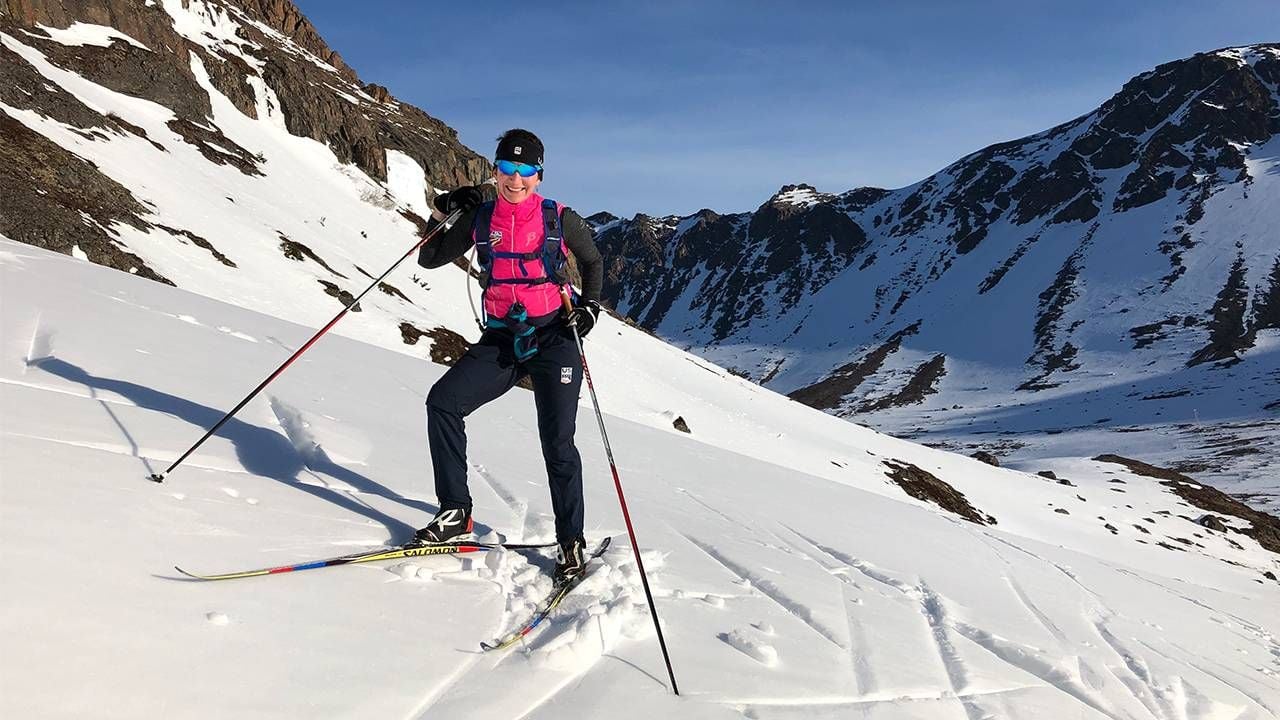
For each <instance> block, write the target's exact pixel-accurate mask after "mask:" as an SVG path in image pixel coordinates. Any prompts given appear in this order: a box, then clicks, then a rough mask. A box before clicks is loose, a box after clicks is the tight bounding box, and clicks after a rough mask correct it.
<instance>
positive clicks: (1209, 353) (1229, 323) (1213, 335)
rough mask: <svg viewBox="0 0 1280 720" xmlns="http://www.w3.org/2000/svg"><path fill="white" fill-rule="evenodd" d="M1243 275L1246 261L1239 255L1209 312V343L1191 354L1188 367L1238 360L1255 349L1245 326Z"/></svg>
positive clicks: (1245, 290) (1245, 295) (1246, 300)
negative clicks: (1244, 351)
mask: <svg viewBox="0 0 1280 720" xmlns="http://www.w3.org/2000/svg"><path fill="white" fill-rule="evenodd" d="M1244 273H1245V265H1244V258H1243V257H1242V256H1239V255H1237V256H1236V260H1235V262H1234V263H1233V264H1232V265H1231V272H1230V273H1228V275H1227V282H1226V284H1225V285H1223V286H1222V290H1221V292H1219V293H1218V299H1217V300H1216V301H1215V302H1214V303H1213V308H1212V309H1211V310H1210V313H1209V344H1208V345H1206V346H1204V347H1203V348H1201V349H1200V350H1199V351H1198V352H1196V354H1195V355H1192V356H1191V359H1190V360H1188V361H1187V365H1199V364H1200V363H1205V362H1214V361H1218V360H1235V359H1236V358H1237V353H1238V352H1240V351H1241V350H1245V349H1247V348H1249V347H1252V346H1253V338H1252V337H1250V334H1249V333H1248V331H1247V328H1246V325H1245V315H1244V312H1245V304H1246V303H1247V302H1248V299H1249V291H1248V288H1246V287H1245V284H1244Z"/></svg>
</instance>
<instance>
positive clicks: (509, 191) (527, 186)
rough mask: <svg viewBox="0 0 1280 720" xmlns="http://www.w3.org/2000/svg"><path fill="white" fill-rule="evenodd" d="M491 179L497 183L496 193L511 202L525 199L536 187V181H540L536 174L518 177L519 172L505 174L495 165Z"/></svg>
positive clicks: (519, 201)
mask: <svg viewBox="0 0 1280 720" xmlns="http://www.w3.org/2000/svg"><path fill="white" fill-rule="evenodd" d="M493 180H494V182H495V183H497V185H498V194H499V195H501V196H502V199H503V200H506V201H507V202H509V203H513V204H514V203H521V202H524V201H525V200H527V199H528V198H529V196H530V195H532V194H533V191H534V189H535V188H537V187H538V183H540V182H542V180H541V179H539V178H538V176H537V175H534V176H532V177H520V175H519V173H516V174H512V175H505V174H503V173H502V172H500V171H499V170H498V168H496V167H495V168H494V169H493Z"/></svg>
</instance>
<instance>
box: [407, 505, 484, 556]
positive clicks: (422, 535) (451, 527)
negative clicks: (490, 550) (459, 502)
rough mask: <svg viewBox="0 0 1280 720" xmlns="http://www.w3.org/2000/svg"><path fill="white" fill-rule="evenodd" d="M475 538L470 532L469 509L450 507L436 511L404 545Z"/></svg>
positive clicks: (439, 543) (453, 541)
mask: <svg viewBox="0 0 1280 720" xmlns="http://www.w3.org/2000/svg"><path fill="white" fill-rule="evenodd" d="M475 539H476V536H475V533H474V532H472V522H471V510H469V509H463V508H450V509H448V510H443V509H442V510H441V511H440V512H438V513H436V516H435V517H434V518H432V519H431V522H429V523H427V526H426V527H424V528H422V529H421V530H419V531H418V532H416V533H414V536H413V539H412V540H410V541H409V542H407V543H405V546H407V547H418V546H422V545H441V544H444V543H456V542H465V541H468V540H475Z"/></svg>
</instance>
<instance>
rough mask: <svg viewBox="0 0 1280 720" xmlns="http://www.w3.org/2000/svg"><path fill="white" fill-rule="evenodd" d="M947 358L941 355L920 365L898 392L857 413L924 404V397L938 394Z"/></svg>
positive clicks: (945, 372)
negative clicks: (939, 381) (939, 382)
mask: <svg viewBox="0 0 1280 720" xmlns="http://www.w3.org/2000/svg"><path fill="white" fill-rule="evenodd" d="M946 362H947V356H946V355H943V354H941V353H939V354H937V355H934V356H933V357H932V358H930V359H929V360H927V361H925V362H923V363H921V364H920V366H919V367H917V368H916V370H915V372H914V373H912V374H911V379H910V380H908V381H907V384H906V385H905V386H904V387H903V388H902V389H901V390H899V391H898V392H896V393H893V394H892V395H888V396H886V397H882V398H880V399H879V400H876V401H875V402H872V403H868V404H866V405H863V406H862V407H860V408H858V412H864V413H866V412H875V411H877V410H885V409H887V408H891V407H899V406H902V405H914V404H916V403H921V402H924V398H925V396H926V395H933V394H934V393H936V392H938V387H937V385H938V380H940V379H941V378H942V376H943V375H946V374H947V366H946Z"/></svg>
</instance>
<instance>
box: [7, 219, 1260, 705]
mask: <svg viewBox="0 0 1280 720" xmlns="http://www.w3.org/2000/svg"><path fill="white" fill-rule="evenodd" d="M0 273H3V275H2V276H0V292H2V293H3V295H2V296H0V312H2V313H3V315H2V316H0V323H2V325H0V327H3V328H4V332H3V344H2V345H0V405H2V406H3V407H4V414H3V426H2V428H0V449H2V451H0V475H2V476H3V488H2V490H3V494H2V499H3V502H2V503H0V513H2V516H0V573H2V574H3V575H2V576H0V582H2V583H3V586H4V587H5V588H6V592H5V593H4V594H3V600H0V604H2V607H3V612H0V643H3V646H4V647H5V648H6V649H7V650H8V652H5V653H4V654H3V656H2V658H0V678H3V680H0V682H2V683H3V692H0V714H3V715H4V716H6V717H9V716H12V717H37V716H38V717H59V718H60V717H84V716H86V715H92V716H94V717H157V716H182V717H226V716H230V715H234V716H236V717H297V716H300V715H311V716H318V717H385V716H389V715H394V716H402V717H440V716H446V715H447V716H450V717H462V718H493V717H529V718H539V717H548V718H549V717H564V716H566V715H568V716H587V715H599V714H607V715H608V716H610V717H636V718H640V717H654V716H666V717H690V718H701V717H707V718H720V717H742V716H744V715H745V716H747V717H757V718H787V717H847V716H849V715H850V714H858V715H860V716H864V717H873V718H947V717H956V718H967V717H982V716H994V717H1014V718H1023V717H1025V718H1043V717H1100V718H1103V717H1107V718H1170V717H1185V718H1219V717H1223V718H1225V717H1230V718H1237V717H1241V718H1266V717H1275V716H1276V713H1277V711H1280V641H1278V640H1277V635H1278V634H1280V624H1278V623H1277V620H1276V617H1277V614H1276V613H1275V612H1274V608H1275V607H1276V606H1277V604H1278V603H1280V584H1277V583H1275V582H1273V581H1271V580H1270V579H1267V578H1265V577H1264V576H1263V573H1272V574H1273V576H1274V572H1275V570H1276V569H1277V563H1276V562H1275V559H1274V558H1275V556H1274V555H1273V554H1271V553H1268V552H1266V551H1264V550H1262V549H1261V548H1260V547H1259V546H1258V544H1257V543H1256V542H1255V541H1254V540H1253V539H1252V538H1251V537H1249V536H1246V535H1244V534H1241V533H1240V532H1236V531H1234V530H1229V529H1225V527H1224V529H1223V531H1217V530H1211V529H1209V528H1207V527H1204V526H1202V525H1199V524H1196V523H1194V522H1193V520H1194V519H1196V518H1198V517H1199V516H1200V515H1201V514H1202V513H1201V512H1200V511H1198V510H1196V509H1195V508H1192V507H1190V506H1189V505H1187V504H1186V503H1184V502H1182V501H1181V500H1180V499H1179V498H1178V497H1177V496H1176V495H1174V494H1173V492H1171V488H1170V487H1168V486H1165V485H1162V484H1159V483H1157V482H1155V481H1153V480H1151V479H1149V478H1145V477H1143V476H1141V475H1134V474H1131V473H1129V472H1128V471H1127V470H1125V469H1124V467H1123V466H1121V465H1116V464H1103V463H1095V464H1093V465H1088V464H1081V465H1079V466H1076V467H1070V468H1066V467H1059V468H1057V470H1058V472H1059V473H1060V474H1062V475H1063V477H1066V478H1070V481H1071V482H1072V483H1073V485H1074V486H1068V485H1064V484H1060V483H1059V482H1054V481H1051V480H1047V479H1045V478H1040V477H1036V476H1031V475H1025V474H1022V473H1017V472H1013V471H1009V470H1003V469H996V468H991V467H989V466H987V465H984V464H981V463H978V462H976V461H973V460H969V459H967V458H962V457H959V456H955V455H949V454H947V453H943V452H939V451H936V450H930V449H928V448H923V447H919V446H915V445H912V444H911V443H908V442H905V441H901V440H895V439H893V438H889V437H885V436H881V435H878V434H876V433H874V432H872V431H870V430H867V429H865V428H861V427H858V426H856V425H852V424H849V423H847V422H845V421H842V420H839V419H837V418H833V417H831V416H828V415H824V414H822V413H819V412H817V411H815V410H812V409H810V408H807V407H804V406H802V405H800V404H798V403H795V402H792V401H789V400H787V399H785V398H783V397H781V396H779V395H776V394H774V393H772V392H770V391H767V390H764V389H761V388H759V387H756V386H754V385H751V384H750V383H747V382H745V381H742V380H740V379H738V378H735V377H732V376H729V375H728V374H727V373H725V372H723V371H721V370H719V369H718V368H715V367H714V366H709V365H706V364H705V363H704V362H702V361H700V360H698V359H696V358H694V357H692V356H689V355H687V354H685V353H683V352H681V351H678V350H676V349H674V348H671V347H670V346H667V345H664V344H663V343H661V342H659V341H657V340H655V339H653V338H651V337H649V336H647V335H645V334H644V333H642V332H639V331H637V330H634V329H631V328H629V327H626V326H625V325H623V324H621V323H618V322H616V321H613V320H611V319H606V320H604V321H603V325H602V327H601V328H599V329H598V330H597V332H596V333H595V334H593V335H592V338H591V339H590V340H589V341H588V346H589V350H588V352H589V359H590V361H591V364H592V370H593V374H594V376H595V378H596V382H597V384H598V389H599V391H600V396H601V402H602V403H603V405H604V409H605V411H606V413H607V414H608V419H607V422H608V423H609V429H610V432H611V438H612V440H613V443H614V447H615V452H616V455H617V459H618V461H619V464H620V470H621V473H622V477H623V480H624V483H625V485H626V488H627V491H628V500H629V504H630V506H631V510H632V513H633V515H634V516H635V518H636V519H637V524H638V527H637V531H638V533H639V537H640V540H641V543H642V546H643V548H644V549H645V552H646V558H645V559H646V567H647V568H648V569H649V570H650V573H651V576H652V582H653V585H654V588H655V591H656V593H657V595H658V607H659V613H660V615H661V616H662V618H663V621H664V623H665V632H666V635H667V638H668V643H669V644H670V647H671V653H672V658H673V662H674V663H675V668H676V671H677V673H678V675H679V678H680V681H681V688H682V690H683V692H684V695H683V697H681V698H673V697H671V696H669V694H668V693H667V691H666V689H665V687H664V683H663V678H664V677H665V672H664V670H663V668H662V666H661V661H660V657H659V655H658V652H657V649H656V643H655V638H654V636H653V631H652V627H651V625H650V624H649V618H648V616H647V612H646V608H645V603H644V600H643V595H642V594H641V592H640V588H639V580H638V578H637V577H636V574H635V569H634V564H633V562H632V561H630V560H629V550H628V548H627V547H626V536H625V533H624V532H623V531H622V523H621V519H620V516H619V513H618V510H617V504H616V499H615V498H614V497H613V488H612V483H611V482H610V481H609V473H608V468H607V465H606V463H605V459H604V457H603V452H602V450H601V446H600V440H599V436H598V433H597V431H596V429H595V427H594V425H593V424H591V423H589V422H582V423H580V425H581V429H580V431H579V444H580V447H581V448H582V449H583V454H584V458H585V461H586V463H587V477H588V482H587V502H588V535H589V537H597V538H598V537H601V536H603V535H606V534H607V535H612V536H614V538H615V540H614V546H615V548H614V549H613V550H612V551H611V552H610V553H609V554H608V555H607V556H606V559H605V562H606V565H607V571H605V572H599V573H597V574H595V575H593V576H592V578H591V579H590V580H589V581H588V582H587V583H586V584H584V586H583V587H582V588H581V590H580V591H578V592H576V593H575V596H573V597H572V598H571V600H570V601H569V602H566V604H565V605H564V606H563V607H562V609H561V610H560V611H559V612H558V614H557V616H556V618H555V620H554V622H552V623H551V624H550V625H549V626H546V627H544V628H542V629H540V630H539V631H538V634H536V635H534V636H532V637H531V638H530V640H529V641H528V642H527V645H526V646H524V647H522V648H519V649H517V650H515V651H513V652H511V653H508V654H504V655H482V654H480V653H478V652H477V648H478V645H477V643H478V642H479V641H480V640H484V639H488V638H490V637H491V636H493V635H495V634H496V633H497V632H499V631H500V630H501V629H503V628H504V627H505V626H507V625H508V624H509V623H511V622H514V621H515V620H516V619H517V618H518V617H519V616H520V615H521V614H522V613H523V612H526V611H527V609H528V605H529V603H531V602H532V601H533V600H534V599H535V598H536V597H537V596H538V595H539V592H540V591H542V590H544V589H545V588H546V586H547V579H546V574H547V570H548V568H549V566H550V563H551V560H550V559H549V558H546V557H542V556H538V555H522V554H518V553H513V552H508V553H493V554H489V555H487V556H483V557H480V558H477V559H473V558H469V557H468V558H465V559H459V558H432V559H421V560H415V561H412V562H401V563H384V564H383V566H355V567H347V568H334V569H329V570H318V571H313V572H309V573H303V574H299V575H291V576H281V577H273V578H259V579H254V580H244V581H232V582H226V583H220V584H203V583H193V582H187V581H183V580H182V579H180V578H179V577H178V576H177V574H176V573H175V572H174V571H172V570H171V569H170V568H171V566H172V565H174V564H175V563H181V564H182V565H184V566H186V567H190V568H194V569H197V570H211V571H218V570H223V569H235V568H239V567H252V566H263V565H272V564H277V563H283V562H289V561H293V560H298V559H307V558H311V557H322V556H326V555H332V554H338V553H345V552H349V551H351V550H354V549H359V548H364V547H370V546H377V545H380V544H382V543H386V542H388V541H393V540H395V539H398V538H402V537H404V536H405V534H406V533H407V532H408V531H409V530H410V529H411V528H413V527H415V526H417V525H419V524H421V523H422V522H424V521H425V519H426V518H427V517H429V515H430V513H431V512H432V510H433V509H434V506H433V505H432V497H431V492H430V489H429V487H428V484H429V470H428V468H429V458H428V457H427V452H426V448H425V442H424V440H423V437H422V427H421V426H422V417H423V412H422V407H421V405H422V402H423V397H424V395H425V392H426V390H427V388H428V387H429V386H430V384H431V382H432V381H433V380H434V379H435V378H436V377H438V376H439V374H440V373H441V372H442V371H443V368H441V367H440V366H438V365H435V364H431V363H428V362H425V361H422V360H418V359H415V358H412V357H410V356H407V355H405V354H402V353H397V352H388V351H387V350H384V349H380V348H377V347H375V346H372V345H367V344H362V343H359V342H355V341H352V340H348V339H346V338H343V337H338V336H331V337H326V338H325V339H324V340H323V341H322V342H321V343H320V344H318V345H317V346H316V347H315V348H313V349H312V350H311V351H310V352H309V353H308V354H307V355H305V356H304V359H303V360H302V361H301V362H299V363H297V364H296V366H295V367H293V368H291V369H290V370H289V372H288V373H286V374H285V375H284V376H282V377H281V378H280V379H279V380H278V381H277V383H276V384H275V385H273V386H271V387H270V388H269V390H268V391H267V392H266V393H265V394H264V395H263V396H262V397H260V398H258V399H257V400H255V401H254V402H253V403H251V404H250V405H249V406H248V407H246V408H245V409H244V410H243V411H242V412H241V414H240V416H239V417H238V418H237V419H236V420H234V421H233V422H231V423H229V424H228V425H227V426H226V427H225V429H224V431H223V432H221V433H220V434H219V436H217V437H215V438H214V439H213V440H211V441H210V442H209V443H208V444H207V445H206V446H204V447H203V448H202V449H201V450H200V451H199V452H197V453H196V454H195V455H193V456H192V457H191V458H190V459H189V460H188V461H187V463H186V465H184V466H183V467H182V468H180V469H179V470H178V471H177V472H175V473H174V474H173V475H172V476H170V478H169V480H168V481H167V482H166V483H165V484H163V485H159V484H155V483H151V482H149V481H147V480H146V475H147V473H149V472H151V471H154V470H157V469H160V468H161V467H162V466H163V465H164V464H165V463H166V462H168V461H171V460H172V459H173V458H175V457H176V456H177V454H178V453H179V452H181V451H182V450H183V449H185V447H186V446H187V445H188V444H190V442H192V441H193V440H194V439H195V438H196V437H198V435H199V434H200V432H201V431H202V429H203V428H205V427H207V426H209V425H210V424H211V423H212V422H213V421H214V420H216V419H217V417H218V416H220V414H221V408H225V407H227V406H229V405H230V404H231V403H233V402H234V401H235V399H236V398H238V397H239V396H240V395H241V394H242V393H243V392H244V391H245V390H246V388H248V387H250V386H252V384H253V383H255V382H256V381H257V380H258V378H260V377H261V376H262V375H264V374H265V373H266V372H267V371H269V370H270V369H271V368H273V367H274V366H275V365H276V364H278V362H279V361H280V360H281V359H282V358H284V357H286V356H287V355H288V353H289V351H290V350H291V349H292V348H293V347H296V345H297V344H298V343H300V342H301V341H303V340H305V339H306V338H307V337H309V336H310V334H311V329H310V328H306V327H302V326H298V325H294V324H291V323H288V322H285V321H281V320H278V319H275V318H271V317H268V316H265V315H260V314H257V313H253V312H249V311H246V310H243V309H240V308H237V307H234V306H231V305H226V304H222V303H219V302H217V301H214V300H211V299H208V298H205V297H201V296H198V295H194V294H190V293H188V292H185V291H182V290H178V289H172V288H168V287H165V286H164V285H161V284H158V283H154V282H149V281H145V280H142V279H139V278H131V277H129V276H127V275H125V274H121V273H118V272H115V271H111V270H108V269H104V268H100V267H97V266H94V265H92V264H90V263H87V262H83V261H79V260H76V259H73V258H68V257H66V256H62V255H57V254H53V253H48V252H46V251H42V250H39V249H35V248H31V247H29V246H25V245H19V244H15V243H11V242H7V241H0ZM438 274H439V275H442V276H446V277H447V276H450V275H452V274H457V275H461V274H462V273H461V271H457V270H455V269H446V270H442V271H440V272H439V273H438ZM432 277H433V278H434V277H435V275H433V276H432ZM344 322H350V323H352V324H353V325H359V324H361V323H364V322H368V320H367V319H366V317H362V316H361V315H353V316H350V317H349V318H348V319H347V320H344ZM349 331H353V332H359V330H358V328H349ZM694 389H696V390H697V392H696V393H695V392H692V391H693V390H694ZM589 412H590V411H589V409H588V408H587V407H585V406H584V407H583V408H582V413H583V418H584V420H585V418H586V417H589V415H588V413H589ZM676 414H679V415H681V416H682V417H683V418H684V419H685V420H686V422H687V424H688V426H689V427H690V429H691V430H692V433H691V434H689V435H686V434H684V433H682V432H678V431H676V430H674V429H672V428H671V419H672V416H673V415H676ZM470 426H471V428H472V436H473V437H472V442H471V461H472V477H471V483H472V488H473V491H474V492H475V495H476V500H477V518H478V521H479V523H480V524H481V531H482V532H485V533H488V534H490V536H491V537H499V536H501V537H508V538H513V539H526V540H542V539H546V538H548V537H550V535H551V532H552V524H551V522H550V517H549V501H548V498H547V492H546V490H545V485H544V482H543V480H542V477H541V470H540V467H541V463H540V462H538V461H536V452H537V451H536V447H537V440H536V431H535V430H534V417H533V407H532V402H530V399H529V398H528V397H527V395H525V392H524V391H523V390H515V391H513V392H512V393H511V394H510V395H509V396H507V397H505V398H503V399H502V400H500V401H498V402H496V403H494V404H493V405H491V406H487V407H485V408H483V409H481V410H480V411H479V412H478V413H476V415H475V416H473V419H472V422H471V423H470ZM531 457H533V458H535V459H534V460H530V458H531ZM908 466H910V467H914V468H917V469H919V470H923V471H928V473H929V474H931V475H934V476H936V477H937V478H940V479H942V480H944V481H946V482H947V483H949V484H950V485H951V486H953V487H954V488H955V489H957V490H959V491H961V492H962V493H963V494H964V495H965V496H966V497H967V499H968V501H969V502H970V503H972V505H971V507H972V508H974V509H975V510H976V515H977V517H976V519H977V520H978V521H986V522H990V521H992V520H995V521H997V524H994V525H991V524H982V523H981V522H966V521H964V520H961V519H959V518H958V517H956V515H954V514H951V513H948V512H945V511H942V510H940V509H938V508H937V507H934V506H932V505H930V504H926V503H924V502H921V501H917V500H913V499H910V498H908V497H907V495H906V494H905V493H904V492H903V490H902V489H901V488H900V487H899V486H897V485H895V484H893V483H891V482H890V481H889V478H888V477H887V475H888V474H889V471H890V470H892V469H894V468H899V469H900V468H904V467H908ZM1180 516H1182V517H1180ZM1222 521H1223V522H1225V523H1226V524H1227V525H1230V526H1234V527H1236V528H1240V529H1243V528H1245V527H1246V526H1247V523H1244V522H1242V521H1239V520H1237V519H1235V518H1232V517H1229V516H1228V517H1225V518H1223V520H1222ZM1108 526H1110V527H1108ZM67 678H75V679H76V682H74V683H69V682H67Z"/></svg>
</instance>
